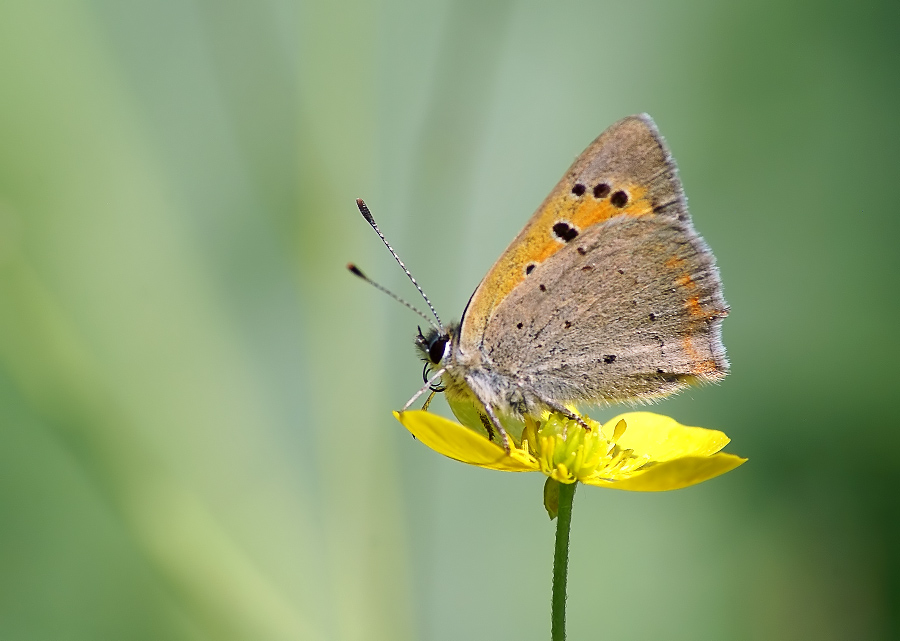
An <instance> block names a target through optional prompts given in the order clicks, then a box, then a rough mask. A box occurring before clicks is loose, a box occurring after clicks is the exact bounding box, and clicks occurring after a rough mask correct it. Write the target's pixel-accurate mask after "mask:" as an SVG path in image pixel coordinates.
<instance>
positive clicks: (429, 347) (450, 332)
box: [415, 325, 457, 365]
mask: <svg viewBox="0 0 900 641" xmlns="http://www.w3.org/2000/svg"><path fill="white" fill-rule="evenodd" d="M456 329H457V327H456V325H453V326H451V327H448V328H447V329H446V330H445V331H443V332H441V331H438V330H437V329H435V328H433V327H432V328H430V329H429V330H428V332H427V333H425V334H423V333H422V328H421V327H420V328H419V333H418V335H417V336H416V339H415V343H416V348H417V349H418V350H419V352H420V353H421V354H422V360H424V361H425V362H426V363H430V364H431V365H441V364H442V363H443V364H444V365H446V364H447V363H446V361H447V359H448V357H449V356H450V350H451V347H452V345H453V341H454V338H455V336H456Z"/></svg>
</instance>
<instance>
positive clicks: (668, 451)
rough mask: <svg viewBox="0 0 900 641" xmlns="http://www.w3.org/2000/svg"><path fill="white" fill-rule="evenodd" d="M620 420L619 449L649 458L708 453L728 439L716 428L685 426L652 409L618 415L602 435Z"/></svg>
mask: <svg viewBox="0 0 900 641" xmlns="http://www.w3.org/2000/svg"><path fill="white" fill-rule="evenodd" d="M620 420H624V421H625V424H626V425H627V427H626V428H625V433H624V434H622V436H620V437H619V439H618V441H617V445H618V446H619V447H620V448H622V449H623V450H634V451H635V452H638V453H640V454H648V455H649V456H650V459H651V460H653V461H670V460H673V459H677V458H681V457H685V456H698V457H707V456H711V455H712V454H715V453H716V452H718V451H719V450H721V449H722V448H723V447H725V446H726V445H727V444H728V442H729V441H730V440H731V439H729V438H728V437H727V436H725V434H723V433H722V432H719V431H717V430H708V429H705V428H702V427H688V426H687V425H681V424H680V423H678V422H677V421H676V420H675V419H673V418H670V417H668V416H663V415H662V414H654V413H653V412H628V413H627V414H621V415H620V416H617V417H615V418H614V419H612V420H610V421H607V422H606V423H605V424H604V425H603V434H604V436H606V437H607V438H611V437H612V436H613V432H614V430H615V427H616V424H617V423H618V422H619V421H620Z"/></svg>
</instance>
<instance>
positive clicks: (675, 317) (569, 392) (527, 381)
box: [350, 114, 728, 451]
mask: <svg viewBox="0 0 900 641" xmlns="http://www.w3.org/2000/svg"><path fill="white" fill-rule="evenodd" d="M357 204H358V206H359V209H360V211H361V212H362V214H363V216H364V217H365V218H366V220H367V221H368V222H369V224H370V225H371V226H372V227H373V228H374V229H375V231H376V232H378V235H379V236H381V239H382V240H383V241H384V243H385V245H387V247H388V249H389V250H390V251H391V253H392V254H393V255H394V257H395V258H396V259H397V261H398V262H400V265H401V266H402V267H403V269H404V271H406V273H407V275H408V276H409V278H410V279H411V280H412V282H413V284H415V285H416V287H417V288H418V289H419V292H420V293H421V294H422V296H423V298H425V301H426V303H427V304H428V306H429V308H430V309H431V311H432V313H433V314H434V317H435V320H436V322H431V321H430V319H428V317H425V315H424V314H421V312H419V313H420V315H422V316H423V317H425V318H426V320H428V321H429V323H430V324H431V325H432V327H431V330H430V331H428V332H427V333H425V334H423V333H422V331H421V329H420V330H419V334H418V335H417V336H416V339H415V344H416V346H417V347H418V349H419V350H420V352H421V353H422V357H423V359H424V360H425V362H426V371H428V368H429V367H430V368H431V370H432V371H431V373H430V375H429V376H426V385H425V386H424V387H423V388H422V389H421V390H419V392H418V393H417V394H416V395H415V396H413V398H412V399H410V401H409V402H408V403H407V404H406V407H404V409H407V408H408V407H409V406H410V405H411V404H412V403H413V402H415V400H416V399H417V398H418V397H419V396H420V395H421V394H423V393H425V392H426V391H428V390H429V389H431V390H432V394H433V393H434V392H436V391H444V392H446V396H447V401H448V403H449V404H450V407H451V409H452V410H453V412H454V413H455V414H456V415H457V418H459V419H460V421H462V422H463V423H464V424H466V425H469V426H470V427H473V428H475V429H479V428H483V429H484V430H485V432H486V433H487V434H488V436H489V437H491V438H495V437H496V438H499V440H500V442H501V444H502V445H503V446H504V447H505V448H506V449H507V451H509V435H508V433H507V426H509V425H510V424H514V423H516V422H518V421H521V419H522V418H523V417H524V416H525V415H539V414H540V413H541V412H542V411H544V410H552V411H557V412H561V413H563V414H565V415H567V416H569V417H570V418H572V419H575V420H578V421H579V422H581V423H582V424H584V421H583V420H582V419H581V417H580V416H579V415H578V414H577V413H575V412H574V411H573V408H574V407H575V406H576V405H577V404H579V403H585V404H594V405H596V404H609V403H614V402H620V401H625V402H640V401H647V400H652V399H655V398H659V397H662V396H666V395H668V394H672V393H674V392H676V391H678V390H680V389H682V388H684V387H686V386H688V385H691V384H696V383H704V382H713V381H718V380H721V379H722V378H723V377H724V376H725V374H726V373H727V372H728V361H727V360H726V358H725V348H724V346H723V345H722V338H721V333H722V331H721V327H722V320H723V319H724V318H725V316H726V315H727V314H728V305H727V304H726V303H725V299H724V297H723V295H722V284H721V281H720V279H719V273H718V270H717V268H716V264H715V258H714V257H713V254H712V252H711V251H710V249H709V247H707V245H706V243H705V242H704V241H703V239H702V238H701V237H700V236H699V235H698V234H697V232H696V231H694V227H693V224H692V223H691V219H690V215H689V214H688V209H687V203H686V201H685V197H684V193H683V191H682V187H681V181H680V180H679V178H678V171H677V169H676V167H675V162H674V160H673V159H672V156H671V154H670V153H669V151H668V149H667V147H666V144H665V142H664V141H663V139H662V136H660V134H659V131H658V130H657V128H656V125H655V124H654V122H653V120H652V119H651V118H650V116H648V115H646V114H642V115H637V116H630V117H628V118H624V119H623V120H620V121H619V122H617V123H615V124H614V125H612V126H611V127H610V128H609V129H607V130H606V131H604V132H603V133H602V134H600V136H599V137H598V138H597V139H596V140H594V142H593V143H591V145H590V146H589V147H588V148H587V149H586V150H585V151H584V152H583V153H582V154H581V155H580V156H579V157H578V159H577V160H576V161H575V163H574V164H573V165H572V166H571V167H570V168H569V170H568V171H567V172H566V174H565V175H564V176H563V177H562V180H560V181H559V183H557V185H556V187H555V188H554V189H553V191H551V192H550V195H549V196H547V199H546V200H545V201H544V202H543V204H542V205H541V206H540V207H539V208H538V210H537V211H536V212H535V213H534V215H533V216H532V217H531V220H529V221H528V223H527V224H526V225H525V228H524V229H523V230H522V231H521V232H520V233H519V235H518V236H516V238H515V239H514V240H513V241H512V243H511V244H510V245H509V247H507V248H506V251H504V252H503V254H501V256H500V258H499V259H498V260H497V262H496V263H494V266H493V267H491V269H490V271H488V273H487V275H486V276H485V277H484V279H483V280H482V281H481V284H480V285H478V287H477V288H476V289H475V293H474V294H472V297H471V298H470V299H469V303H468V304H467V305H466V308H465V310H464V311H463V314H462V319H461V320H460V322H459V323H458V324H452V325H448V326H445V325H443V324H442V323H441V321H440V319H439V318H438V316H437V313H436V312H435V310H434V307H433V306H432V305H431V303H430V302H429V301H428V298H427V297H426V296H425V294H424V292H423V291H422V289H421V287H419V285H418V283H416V281H415V279H414V278H413V277H412V275H411V274H410V273H409V271H408V270H406V267H405V266H403V263H402V262H401V261H400V259H399V257H397V254H396V253H395V252H394V251H393V249H391V247H390V245H388V243H387V241H386V240H385V238H384V236H383V235H382V234H381V232H380V231H379V230H378V227H377V225H376V224H375V221H374V219H373V218H372V215H371V214H370V213H369V210H368V208H367V207H366V205H365V203H363V202H362V201H361V200H360V201H357ZM350 269H351V270H352V271H353V272H354V273H356V274H357V275H358V276H360V277H362V278H365V279H366V280H368V279H367V278H366V277H365V276H364V275H363V274H362V272H360V271H359V270H358V269H357V268H356V267H354V266H352V265H351V266H350ZM369 282H371V281H369ZM373 284H374V283H373ZM376 286H377V287H379V288H380V289H382V290H383V289H384V288H381V287H380V286H378V285H376ZM384 291H386V290H384ZM388 293H389V294H390V292H388ZM391 295H392V296H394V295H393V294H391ZM394 297H395V298H397V297H396V296H394ZM401 302H404V304H406V305H407V306H409V307H412V306H411V305H409V304H408V303H406V302H405V301H402V300H401ZM413 309H414V308H413ZM416 311H418V310H416ZM438 384H439V385H440V387H438Z"/></svg>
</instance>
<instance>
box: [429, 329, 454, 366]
mask: <svg viewBox="0 0 900 641" xmlns="http://www.w3.org/2000/svg"><path fill="white" fill-rule="evenodd" d="M449 340H450V339H449V338H448V337H447V336H438V337H437V338H435V339H434V342H433V343H431V345H430V346H429V347H428V358H429V360H430V361H431V362H432V363H434V364H435V365H438V364H439V363H440V362H441V361H442V360H443V359H444V356H446V355H447V343H448V341H449Z"/></svg>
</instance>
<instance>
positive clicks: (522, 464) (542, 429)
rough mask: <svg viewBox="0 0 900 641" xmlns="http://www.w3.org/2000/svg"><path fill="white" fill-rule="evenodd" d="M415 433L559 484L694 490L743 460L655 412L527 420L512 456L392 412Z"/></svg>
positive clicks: (451, 426) (446, 450)
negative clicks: (692, 487) (597, 418)
mask: <svg viewBox="0 0 900 641" xmlns="http://www.w3.org/2000/svg"><path fill="white" fill-rule="evenodd" d="M394 416H395V417H396V418H397V420H398V421H400V422H401V423H402V424H403V426H404V427H406V429H407V430H409V431H410V432H411V433H412V434H413V436H415V437H416V438H417V439H419V440H420V441H422V443H424V444H425V445H427V446H428V447H430V448H431V449H433V450H434V451H436V452H438V453H440V454H443V455H444V456H447V457H449V458H452V459H456V460H457V461H462V462H463V463H468V464H469V465H477V466H479V467H486V468H488V469H492V470H500V471H504V472H543V473H544V474H545V475H547V476H548V477H549V478H551V479H553V480H555V481H557V482H559V483H575V482H580V483H584V484H586V485H596V486H599V487H609V488H613V489H618V490H634V491H642V492H656V491H662V490H675V489H678V488H682V487H687V486H689V485H695V484H697V483H701V482H703V481H706V480H708V479H711V478H713V477H715V476H719V475H720V474H724V473H725V472H728V471H729V470H732V469H734V468H736V467H737V466H739V465H741V464H742V463H744V461H746V460H747V459H744V458H741V457H739V456H735V455H734V454H726V453H723V452H720V450H721V449H722V448H723V447H725V446H726V445H727V444H728V442H729V441H730V439H729V438H728V437H727V436H725V434H723V433H722V432H719V431H717V430H708V429H704V428H701V427H688V426H685V425H681V424H679V423H677V422H676V421H675V420H674V419H672V418H669V417H668V416H663V415H661V414H654V413H652V412H629V413H626V414H621V415H619V416H617V417H616V418H614V419H612V420H610V421H608V422H606V423H605V424H604V425H601V424H600V423H598V422H596V421H592V420H590V419H589V418H587V417H585V421H586V422H587V424H588V425H590V426H591V430H590V431H588V430H585V429H584V427H582V426H581V425H580V424H579V423H577V422H576V421H573V420H570V419H568V418H567V417H565V416H563V415H561V414H550V413H545V414H544V416H543V417H542V418H541V419H540V420H536V419H533V418H530V417H526V419H525V429H524V430H523V431H522V435H521V438H520V439H518V440H516V439H512V438H511V443H510V453H509V454H507V453H506V451H504V449H503V448H502V447H500V446H499V445H497V444H496V443H494V442H492V441H490V440H488V439H487V438H486V437H485V436H483V435H482V434H479V433H477V432H475V431H474V430H471V429H469V428H467V427H464V426H463V425H460V424H459V423H455V422H453V421H451V420H448V419H446V418H443V417H441V416H438V415H436V414H431V413H430V412H425V411H407V412H394Z"/></svg>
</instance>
